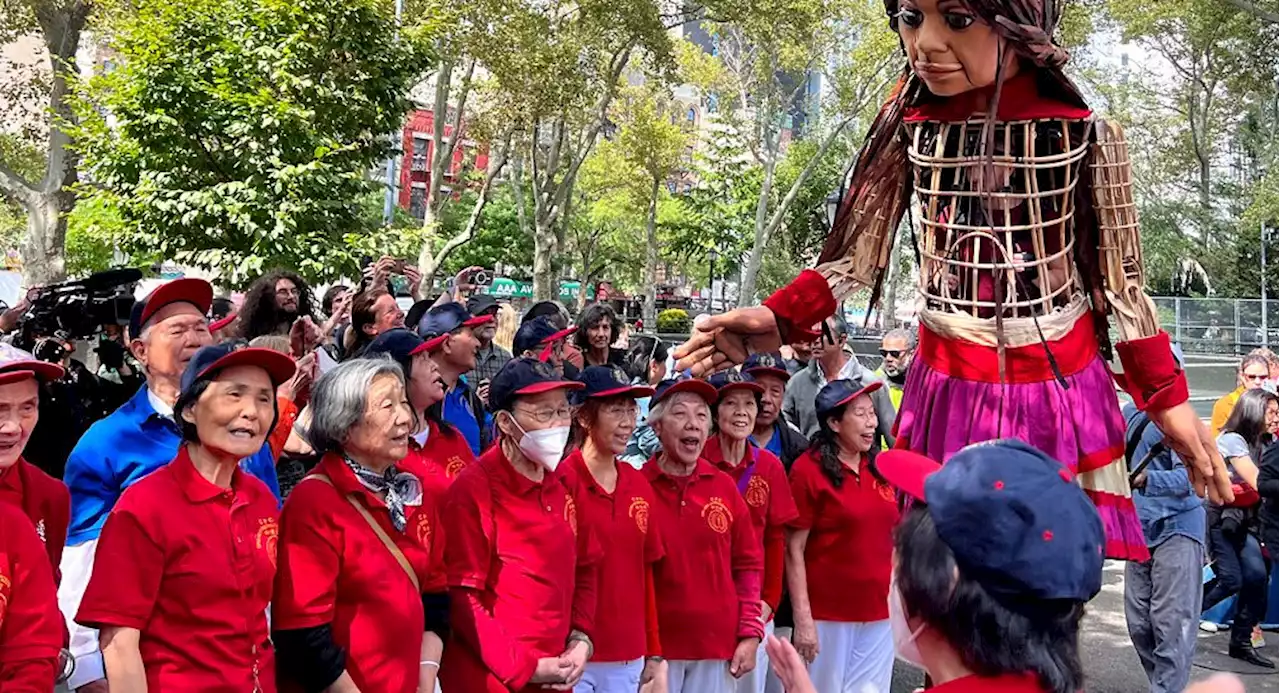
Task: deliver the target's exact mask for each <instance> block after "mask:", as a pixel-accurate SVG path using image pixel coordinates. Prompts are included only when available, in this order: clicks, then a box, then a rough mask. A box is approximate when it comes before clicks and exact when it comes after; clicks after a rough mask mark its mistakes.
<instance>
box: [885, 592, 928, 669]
mask: <svg viewBox="0 0 1280 693" xmlns="http://www.w3.org/2000/svg"><path fill="white" fill-rule="evenodd" d="M889 629H890V630H891V631H892V632H893V651H894V652H895V653H896V654H897V655H898V657H899V658H900V659H902V661H904V662H908V663H910V664H913V665H915V666H916V667H919V668H921V669H923V668H924V664H921V663H920V647H919V646H918V645H917V644H916V638H917V637H919V636H920V631H923V630H924V624H923V623H921V624H920V627H919V628H917V629H915V630H914V631H913V630H911V625H910V624H908V623H907V613H906V608H905V607H904V606H903V604H902V594H901V593H900V592H898V580H897V578H896V577H895V578H893V579H892V580H891V581H890V582H889Z"/></svg>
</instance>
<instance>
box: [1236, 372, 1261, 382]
mask: <svg viewBox="0 0 1280 693" xmlns="http://www.w3.org/2000/svg"><path fill="white" fill-rule="evenodd" d="M1242 377H1243V378H1244V379H1245V380H1257V381H1259V382H1261V381H1263V380H1266V379H1267V374H1266V373H1263V374H1261V375H1255V374H1251V373H1244V374H1242Z"/></svg>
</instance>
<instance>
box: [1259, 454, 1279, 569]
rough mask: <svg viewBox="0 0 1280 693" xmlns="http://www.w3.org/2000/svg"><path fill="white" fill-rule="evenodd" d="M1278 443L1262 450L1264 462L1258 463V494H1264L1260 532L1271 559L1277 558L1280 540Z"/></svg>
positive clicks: (1260, 509)
mask: <svg viewBox="0 0 1280 693" xmlns="http://www.w3.org/2000/svg"><path fill="white" fill-rule="evenodd" d="M1276 445H1277V444H1276V443H1274V442H1273V443H1271V444H1270V445H1268V446H1267V448H1266V449H1265V450H1263V451H1262V462H1261V464H1259V465H1258V495H1260V496H1262V507H1261V508H1259V509H1258V534H1259V535H1260V536H1261V538H1262V544H1263V545H1264V546H1266V547H1267V552H1268V553H1270V554H1271V559H1272V560H1275V559H1276V555H1277V550H1280V541H1277V538H1276V524H1277V519H1278V518H1277V514H1278V511H1280V498H1277V496H1280V470H1278V469H1277V467H1280V463H1278V462H1277V457H1278V456H1280V453H1278V452H1277V448H1276Z"/></svg>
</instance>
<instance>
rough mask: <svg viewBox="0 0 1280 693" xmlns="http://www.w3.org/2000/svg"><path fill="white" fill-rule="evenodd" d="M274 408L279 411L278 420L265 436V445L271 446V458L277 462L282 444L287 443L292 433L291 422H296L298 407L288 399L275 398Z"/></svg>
mask: <svg viewBox="0 0 1280 693" xmlns="http://www.w3.org/2000/svg"><path fill="white" fill-rule="evenodd" d="M276 406H277V407H278V408H279V409H280V420H279V421H277V422H276V427H275V428H273V429H271V435H269V436H267V444H268V445H270V446H271V457H272V458H274V459H276V460H279V459H280V452H281V451H283V450H284V444H285V443H287V442H289V433H290V432H291V431H293V422H294V421H297V420H298V405H296V404H294V403H293V400H291V399H289V398H288V397H277V398H276Z"/></svg>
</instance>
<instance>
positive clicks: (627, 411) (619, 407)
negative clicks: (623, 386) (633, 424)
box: [600, 402, 640, 419]
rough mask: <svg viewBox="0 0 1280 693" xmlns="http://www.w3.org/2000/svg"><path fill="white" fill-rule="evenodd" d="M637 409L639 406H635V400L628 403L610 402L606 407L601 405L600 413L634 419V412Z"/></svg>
mask: <svg viewBox="0 0 1280 693" xmlns="http://www.w3.org/2000/svg"><path fill="white" fill-rule="evenodd" d="M639 410H640V408H639V407H637V406H636V403H635V402H630V403H628V404H611V405H609V406H607V407H601V408H600V413H601V414H604V415H606V416H609V417H611V418H615V419H621V418H629V419H634V418H636V412H638V411H639Z"/></svg>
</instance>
